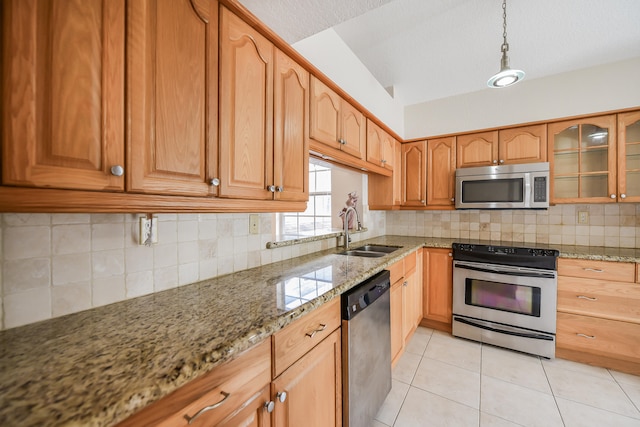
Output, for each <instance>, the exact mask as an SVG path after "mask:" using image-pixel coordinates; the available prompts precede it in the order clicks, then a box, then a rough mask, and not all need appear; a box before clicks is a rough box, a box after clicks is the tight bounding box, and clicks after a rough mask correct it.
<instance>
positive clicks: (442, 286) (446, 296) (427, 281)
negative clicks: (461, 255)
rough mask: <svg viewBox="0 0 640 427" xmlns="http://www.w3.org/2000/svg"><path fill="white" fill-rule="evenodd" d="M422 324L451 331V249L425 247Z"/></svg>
mask: <svg viewBox="0 0 640 427" xmlns="http://www.w3.org/2000/svg"><path fill="white" fill-rule="evenodd" d="M423 251H424V260H423V264H424V268H423V274H424V278H423V285H424V290H423V293H424V299H423V304H424V307H423V317H424V319H425V320H423V322H422V324H423V325H425V326H428V327H430V328H435V329H439V330H443V331H447V332H451V316H452V312H453V256H452V255H453V253H452V251H451V249H448V248H447V249H442V248H427V249H424V250H423Z"/></svg>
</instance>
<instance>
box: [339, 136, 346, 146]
mask: <svg viewBox="0 0 640 427" xmlns="http://www.w3.org/2000/svg"><path fill="white" fill-rule="evenodd" d="M338 142H339V143H340V144H342V145H344V144H346V141H345V140H344V139H342V138H340V139H339V140H338Z"/></svg>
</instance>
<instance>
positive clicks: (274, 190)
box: [267, 185, 276, 193]
mask: <svg viewBox="0 0 640 427" xmlns="http://www.w3.org/2000/svg"><path fill="white" fill-rule="evenodd" d="M267 190H268V191H271V192H272V193H275V192H276V186H275V185H267Z"/></svg>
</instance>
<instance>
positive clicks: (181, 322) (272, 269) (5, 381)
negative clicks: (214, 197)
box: [0, 236, 640, 426]
mask: <svg viewBox="0 0 640 427" xmlns="http://www.w3.org/2000/svg"><path fill="white" fill-rule="evenodd" d="M454 241H460V242H463V241H462V240H461V239H438V238H425V237H402V236H383V237H377V238H373V239H370V240H367V241H363V242H358V243H356V244H354V246H358V245H361V244H365V243H378V244H383V245H391V246H401V248H400V249H398V250H397V251H395V252H393V253H391V254H388V255H386V256H384V257H382V258H362V257H352V256H343V255H338V254H337V253H338V252H340V251H341V250H342V248H336V249H330V250H325V251H321V252H316V253H313V254H310V255H306V256H303V257H299V258H295V259H291V260H287V261H282V262H277V263H273V264H269V265H266V266H262V267H258V268H253V269H250V270H245V271H242V272H238V273H233V274H230V275H227V276H221V277H218V278H215V279H211V280H205V281H202V282H198V283H195V284H192V285H187V286H183V287H180V288H176V289H171V290H167V291H164V292H159V293H155V294H152V295H147V296H143V297H139V298H135V299H131V300H126V301H122V302H119V303H115V304H111V305H108V306H104V307H99V308H95V309H91V310H87V311H83V312H80V313H75V314H71V315H68V316H63V317H58V318H54V319H51V320H46V321H43V322H39V323H35V324H32V325H26V326H22V327H19V328H13V329H9V330H6V331H2V332H0V425H2V426H18V425H19V426H48V425H50V426H59V425H64V426H107V425H113V424H115V423H117V422H119V421H121V420H123V419H125V418H126V417H128V416H129V415H131V414H133V413H134V412H136V411H138V410H139V409H141V408H143V407H144V406H146V405H148V404H150V403H152V402H154V401H156V400H158V399H160V398H161V397H163V396H166V395H167V394H169V393H170V392H172V391H173V390H175V389H177V388H178V387H180V386H182V385H184V384H186V383H187V382H189V381H191V380H193V379H194V378H196V377H197V376H199V375H201V374H204V373H206V372H208V371H210V370H211V369H212V368H214V367H215V366H217V365H219V364H221V363H223V362H225V361H227V360H230V359H232V358H233V357H234V356H235V355H236V354H238V353H240V352H242V351H244V350H246V349H248V348H250V347H252V346H253V345H255V344H257V343H259V342H261V341H262V340H264V339H266V338H268V337H269V336H270V335H271V334H273V333H274V332H276V331H278V330H279V329H281V328H283V327H284V326H286V325H287V324H289V323H291V322H292V321H293V320H295V319H297V318H299V317H301V316H303V315H304V314H305V313H307V312H309V311H312V310H313V309H315V308H317V307H319V306H320V305H322V304H324V303H325V302H327V301H329V300H332V299H333V298H335V297H338V296H339V295H340V294H341V293H343V292H344V291H346V290H347V289H349V288H351V287H353V286H354V285H356V284H358V283H360V282H361V281H363V280H365V279H366V278H368V277H370V276H371V275H373V274H375V273H377V272H378V271H380V270H382V269H384V268H386V267H387V266H389V265H391V264H393V263H394V262H396V261H397V260H399V259H401V258H403V257H404V256H406V255H407V254H409V253H411V252H413V251H415V250H417V249H418V248H420V247H422V246H427V247H440V248H447V247H451V243H452V242H454ZM464 243H487V242H477V241H476V242H470V241H464ZM491 244H494V245H497V244H501V243H500V242H491ZM504 244H505V245H511V246H518V244H513V243H504ZM521 246H528V245H526V244H523V245H521ZM536 247H539V245H536ZM543 247H554V246H552V245H551V246H549V245H543ZM555 248H557V249H559V250H560V253H561V256H566V257H568V258H585V259H598V260H610V261H626V262H640V250H638V249H628V250H625V249H605V248H581V247H566V248H565V247H558V246H555ZM301 281H304V283H305V284H309V283H310V282H311V283H312V282H313V281H315V287H314V286H312V291H311V293H310V294H308V295H300V294H296V292H295V290H296V289H301V287H300V286H298V285H299V284H300V283H301Z"/></svg>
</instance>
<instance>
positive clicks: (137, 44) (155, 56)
mask: <svg viewBox="0 0 640 427" xmlns="http://www.w3.org/2000/svg"><path fill="white" fill-rule="evenodd" d="M127 25H128V28H127V31H128V33H127V34H128V39H127V43H128V44H127V64H128V68H127V94H128V107H129V108H128V111H127V114H128V118H127V148H128V154H129V155H128V157H127V170H128V173H127V182H128V190H129V191H135V192H141V193H156V194H184V195H194V196H206V195H208V194H209V192H210V191H214V189H215V187H211V186H209V185H208V183H207V176H211V175H209V174H210V172H209V171H208V170H207V167H208V166H209V162H208V161H207V160H208V159H207V153H208V152H211V153H215V152H216V151H217V144H216V142H217V115H218V113H217V112H218V110H217V108H218V93H217V80H218V79H217V77H218V71H217V70H218V38H217V34H218V2H217V1H215V0H208V1H201V2H197V3H193V2H191V1H189V0H158V1H156V0H141V1H134V2H129V3H128V15H127ZM212 166H213V165H212Z"/></svg>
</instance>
